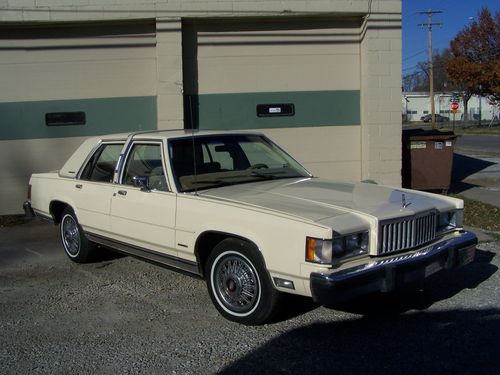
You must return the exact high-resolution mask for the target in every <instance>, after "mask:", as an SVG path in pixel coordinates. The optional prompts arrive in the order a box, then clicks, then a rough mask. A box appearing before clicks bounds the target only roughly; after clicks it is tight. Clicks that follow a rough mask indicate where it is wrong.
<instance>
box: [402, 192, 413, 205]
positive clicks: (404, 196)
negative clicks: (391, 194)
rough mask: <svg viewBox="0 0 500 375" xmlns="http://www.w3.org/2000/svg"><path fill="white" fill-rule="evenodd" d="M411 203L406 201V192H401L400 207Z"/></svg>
mask: <svg viewBox="0 0 500 375" xmlns="http://www.w3.org/2000/svg"><path fill="white" fill-rule="evenodd" d="M410 204H411V202H409V203H406V194H404V193H403V194H401V207H403V208H406V207H408V206H409V205H410Z"/></svg>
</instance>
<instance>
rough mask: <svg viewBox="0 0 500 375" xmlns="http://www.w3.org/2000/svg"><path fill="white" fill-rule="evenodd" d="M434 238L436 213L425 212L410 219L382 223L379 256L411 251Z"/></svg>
mask: <svg viewBox="0 0 500 375" xmlns="http://www.w3.org/2000/svg"><path fill="white" fill-rule="evenodd" d="M435 237H436V213H435V212H434V211H433V212H426V213H423V214H420V215H417V216H412V217H410V218H404V219H402V220H401V219H400V220H391V221H385V222H382V223H381V225H380V231H379V255H383V254H388V253H393V252H396V251H401V250H407V249H412V248H415V247H418V246H420V245H423V244H425V243H427V242H430V241H432V240H433V239H434V238H435Z"/></svg>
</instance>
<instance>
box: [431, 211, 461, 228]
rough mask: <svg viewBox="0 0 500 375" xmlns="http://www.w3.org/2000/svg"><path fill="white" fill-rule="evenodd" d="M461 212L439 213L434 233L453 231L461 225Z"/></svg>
mask: <svg viewBox="0 0 500 375" xmlns="http://www.w3.org/2000/svg"><path fill="white" fill-rule="evenodd" d="M461 217H462V211H455V210H454V211H448V212H441V213H440V214H438V215H437V220H436V226H437V227H436V231H437V232H446V231H449V230H453V229H455V228H458V227H460V226H461V225H462V223H461V221H462V220H461Z"/></svg>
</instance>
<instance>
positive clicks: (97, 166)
mask: <svg viewBox="0 0 500 375" xmlns="http://www.w3.org/2000/svg"><path fill="white" fill-rule="evenodd" d="M122 148H123V144H121V143H120V144H114V143H113V144H112V143H107V144H103V145H101V146H100V147H99V148H98V149H97V151H96V152H95V153H94V155H92V157H91V158H90V160H89V161H88V162H87V165H86V166H85V168H84V169H83V172H82V174H81V175H80V178H81V179H82V180H88V181H96V182H113V175H114V173H115V168H116V163H117V162H118V158H119V157H120V153H121V151H122Z"/></svg>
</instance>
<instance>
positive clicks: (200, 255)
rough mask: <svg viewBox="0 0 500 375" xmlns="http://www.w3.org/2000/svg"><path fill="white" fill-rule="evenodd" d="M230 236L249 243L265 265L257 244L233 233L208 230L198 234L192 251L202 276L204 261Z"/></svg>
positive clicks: (203, 275) (203, 273)
mask: <svg viewBox="0 0 500 375" xmlns="http://www.w3.org/2000/svg"><path fill="white" fill-rule="evenodd" d="M230 238H232V239H236V240H241V241H244V242H246V243H248V244H249V245H251V246H252V247H253V248H254V249H255V250H256V253H257V254H258V255H259V256H260V257H261V258H262V262H263V264H264V265H265V259H264V256H263V255H262V252H261V250H260V248H259V246H257V244H256V243H255V242H254V241H252V240H250V239H248V238H246V237H244V236H240V235H237V234H234V233H228V232H221V231H215V230H208V231H205V232H203V233H201V234H200V235H199V236H198V238H197V239H196V243H195V247H194V253H195V256H196V260H197V262H198V269H199V272H200V275H201V276H202V277H205V263H206V261H207V259H208V257H209V255H210V253H211V252H212V251H213V249H214V248H215V246H217V244H219V243H221V242H222V241H224V240H226V239H230ZM266 268H267V267H266Z"/></svg>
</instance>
